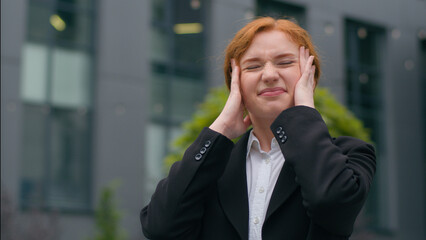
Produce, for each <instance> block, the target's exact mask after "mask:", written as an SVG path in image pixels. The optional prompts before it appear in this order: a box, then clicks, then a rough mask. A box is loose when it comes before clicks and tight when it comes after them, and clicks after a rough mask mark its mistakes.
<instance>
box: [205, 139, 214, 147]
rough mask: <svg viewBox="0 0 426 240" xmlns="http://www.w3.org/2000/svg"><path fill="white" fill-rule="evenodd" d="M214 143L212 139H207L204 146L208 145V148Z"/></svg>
mask: <svg viewBox="0 0 426 240" xmlns="http://www.w3.org/2000/svg"><path fill="white" fill-rule="evenodd" d="M211 144H212V142H211V141H210V140H207V141H206V142H205V143H204V147H206V148H208V147H210V145H211Z"/></svg>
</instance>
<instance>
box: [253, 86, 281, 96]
mask: <svg viewBox="0 0 426 240" xmlns="http://www.w3.org/2000/svg"><path fill="white" fill-rule="evenodd" d="M285 92H286V90H285V89H284V88H282V87H274V88H265V89H263V90H262V91H260V92H259V93H258V94H257V95H258V96H266V97H272V96H278V95H280V94H283V93H285Z"/></svg>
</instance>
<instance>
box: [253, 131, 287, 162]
mask: <svg viewBox="0 0 426 240" xmlns="http://www.w3.org/2000/svg"><path fill="white" fill-rule="evenodd" d="M250 151H258V152H260V153H266V152H264V151H262V149H260V142H259V139H258V138H257V137H256V136H255V135H254V133H253V129H252V130H251V131H250V135H249V139H248V142H247V155H246V157H247V156H248V155H249V153H250ZM276 151H281V150H280V148H279V147H278V142H277V139H275V138H272V141H271V151H269V154H272V153H275V152H276Z"/></svg>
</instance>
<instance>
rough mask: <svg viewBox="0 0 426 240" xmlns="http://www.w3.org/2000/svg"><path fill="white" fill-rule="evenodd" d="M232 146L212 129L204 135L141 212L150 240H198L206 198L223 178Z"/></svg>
mask: <svg viewBox="0 0 426 240" xmlns="http://www.w3.org/2000/svg"><path fill="white" fill-rule="evenodd" d="M233 145H234V144H233V142H232V141H231V140H229V139H228V138H226V137H225V136H223V135H221V134H219V133H217V132H215V131H213V130H211V129H209V128H204V129H203V130H202V131H201V133H200V135H199V136H198V138H197V139H196V140H195V142H194V143H193V144H192V145H191V146H190V147H189V148H188V149H187V150H186V152H185V154H184V156H183V159H182V161H179V162H176V163H174V164H173V166H172V167H171V169H170V172H169V175H168V176H167V178H165V179H163V180H161V181H160V182H159V183H158V185H157V188H156V190H155V192H154V194H153V196H152V198H151V201H150V203H149V204H148V206H146V207H145V208H143V209H142V211H141V213H140V221H141V224H142V231H143V233H144V235H145V236H146V237H147V238H149V239H197V237H198V235H199V231H200V230H201V222H202V221H201V219H202V217H203V213H204V208H203V204H204V202H205V199H206V196H207V195H208V192H209V189H210V187H211V186H212V185H213V183H215V182H216V181H217V179H218V178H219V177H220V176H221V175H222V173H223V171H224V169H225V166H226V164H227V162H228V159H229V156H230V153H231V151H232V148H233Z"/></svg>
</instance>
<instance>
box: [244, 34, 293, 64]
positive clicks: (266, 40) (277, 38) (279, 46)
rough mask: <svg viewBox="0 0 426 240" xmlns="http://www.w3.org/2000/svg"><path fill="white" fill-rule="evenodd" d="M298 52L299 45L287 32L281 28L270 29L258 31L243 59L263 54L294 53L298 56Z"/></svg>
mask: <svg viewBox="0 0 426 240" xmlns="http://www.w3.org/2000/svg"><path fill="white" fill-rule="evenodd" d="M298 52H299V46H298V45H297V44H296V43H294V42H293V41H291V40H290V38H289V37H288V36H287V35H286V34H285V33H283V32H281V31H279V30H270V31H264V32H260V33H257V34H256V35H255V37H254V38H253V41H252V43H251V44H250V47H249V48H248V49H247V51H246V52H245V53H244V54H243V56H242V57H241V59H244V58H249V57H255V56H256V55H262V54H268V55H274V54H275V55H282V54H294V55H296V56H297V55H298Z"/></svg>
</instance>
